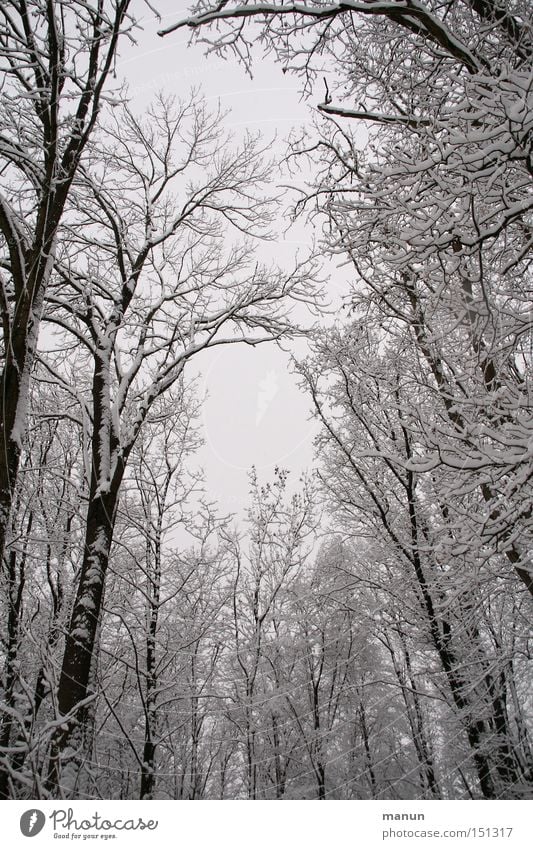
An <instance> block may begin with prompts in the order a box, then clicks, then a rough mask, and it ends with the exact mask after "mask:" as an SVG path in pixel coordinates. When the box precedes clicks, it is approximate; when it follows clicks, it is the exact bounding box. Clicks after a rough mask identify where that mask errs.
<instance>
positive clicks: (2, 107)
mask: <svg viewBox="0 0 533 849" xmlns="http://www.w3.org/2000/svg"><path fill="white" fill-rule="evenodd" d="M129 7H130V0H109V2H108V0H95V2H90V1H89V2H86V0H83V2H81V0H80V2H79V1H78V0H73V2H70V0H69V2H64V0H50V2H44V0H6V2H5V3H2V8H1V10H0V73H1V74H2V77H3V82H2V89H1V93H0V124H1V126H2V130H1V133H0V163H1V171H2V187H1V194H0V286H1V296H0V297H1V301H0V305H1V312H2V355H3V364H2V372H1V377H0V386H1V394H2V407H1V415H0V557H1V556H3V553H4V547H5V545H6V537H7V535H8V532H9V530H8V529H9V520H10V515H11V506H12V500H13V495H14V492H15V488H16V483H17V474H18V468H19V462H20V456H21V450H22V441H23V437H24V431H25V426H26V416H27V407H28V391H29V382H30V376H31V372H32V368H33V364H34V360H35V354H36V348H37V339H38V333H39V327H40V322H41V313H42V308H43V300H44V296H45V293H46V291H47V288H48V285H49V283H50V279H51V275H52V270H53V265H54V260H55V257H56V252H57V245H58V240H59V231H60V227H61V222H62V219H63V216H64V213H65V208H66V205H67V202H68V198H69V194H70V192H71V188H72V182H73V180H74V177H75V175H76V172H77V170H78V167H79V164H80V161H81V158H82V156H83V151H84V149H85V147H86V145H87V142H88V140H89V138H90V136H91V133H92V132H93V130H94V128H95V126H96V124H97V120H98V113H99V110H100V108H101V106H102V103H103V102H104V100H105V98H106V93H107V91H108V86H107V84H108V80H109V78H110V75H111V74H112V72H113V69H114V62H115V57H116V54H117V48H118V44H119V41H120V38H121V37H123V36H124V35H125V34H127V33H128V32H129V31H130V30H131V29H132V27H133V26H134V22H133V20H132V18H131V16H130V15H129Z"/></svg>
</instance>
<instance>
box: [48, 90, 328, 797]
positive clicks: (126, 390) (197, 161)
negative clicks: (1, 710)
mask: <svg viewBox="0 0 533 849" xmlns="http://www.w3.org/2000/svg"><path fill="white" fill-rule="evenodd" d="M87 153H88V154H89V151H88V152H87ZM263 153H264V151H263V150H262V149H261V148H260V146H259V144H258V142H257V140H256V139H253V138H252V137H251V136H246V137H245V138H244V140H243V141H242V143H241V144H239V145H236V146H235V147H233V148H230V145H229V143H228V139H227V138H226V137H225V135H224V132H223V130H222V127H221V120H220V115H218V114H216V113H215V114H210V113H209V112H208V110H207V108H206V105H205V103H204V102H203V101H202V100H201V99H200V98H199V97H198V96H197V95H195V94H194V93H193V94H192V95H191V97H190V98H189V100H187V101H183V102H173V101H172V100H169V101H165V100H163V99H161V100H160V101H159V102H158V104H157V105H156V106H155V107H154V109H152V110H151V111H150V112H149V113H148V114H146V115H145V116H144V119H142V120H141V119H137V118H136V117H135V116H134V115H133V114H132V113H131V112H130V111H129V110H128V109H127V108H125V109H124V110H123V111H121V112H120V113H118V112H117V111H116V110H115V111H114V112H113V114H112V115H111V116H110V118H109V120H108V121H107V123H106V126H105V134H102V136H101V137H100V138H99V139H98V140H97V139H96V138H95V139H94V140H93V146H92V148H91V151H90V155H91V157H92V158H93V160H94V166H93V167H92V168H91V167H90V165H89V164H88V163H87V165H86V166H84V168H83V170H82V171H80V175H79V179H78V183H77V187H76V192H77V194H76V199H77V211H76V212H74V211H73V212H72V220H71V221H69V238H68V240H65V242H64V243H63V245H62V247H63V250H62V252H61V254H60V255H59V256H58V258H57V262H56V267H57V278H56V280H55V283H54V286H53V291H50V292H49V295H48V301H47V303H48V309H47V314H46V318H47V321H48V322H49V323H50V324H51V325H53V326H55V327H56V328H58V331H60V332H64V333H66V334H67V335H68V336H70V338H73V339H74V340H75V341H76V343H78V345H79V346H80V354H79V356H80V361H84V362H85V363H86V365H85V367H84V368H83V370H82V373H85V374H87V373H89V372H90V371H92V378H91V379H89V378H88V377H87V378H85V379H83V387H84V389H83V391H82V381H79V382H78V386H77V391H78V392H79V393H81V394H82V395H83V403H84V405H85V409H86V413H87V418H86V420H87V427H88V436H87V442H88V444H89V445H90V473H89V479H90V491H89V499H88V507H87V517H86V536H85V544H84V557H83V563H82V567H81V574H80V578H79V583H78V588H77V596H76V600H75V603H74V608H73V611H72V619H71V624H70V628H69V632H68V634H67V639H66V647H65V655H64V660H63V667H62V673H61V677H60V681H59V690H58V709H59V713H60V715H61V716H62V717H67V718H68V720H67V721H66V722H65V723H64V728H63V731H62V732H61V734H59V735H58V737H57V740H56V743H55V750H54V751H55V754H54V755H53V757H52V761H51V773H50V783H51V785H52V786H53V785H54V784H57V783H58V781H57V779H58V775H57V768H58V758H59V756H60V752H61V751H63V750H66V749H67V748H68V751H69V753H70V755H71V756H72V755H73V754H74V753H75V751H76V750H77V747H76V746H75V747H74V748H71V747H67V741H68V740H69V739H70V737H71V735H72V732H73V730H74V729H77V730H78V731H80V730H81V728H82V726H83V721H82V722H81V723H80V721H79V716H78V709H79V708H80V707H81V706H83V704H84V702H85V700H86V699H87V697H88V690H87V688H88V682H89V675H90V668H91V660H92V656H93V649H94V645H95V639H96V631H97V625H98V621H99V616H100V610H101V602H102V594H103V590H104V586H105V577H106V572H107V567H108V563H109V552H110V548H111V544H112V539H113V529H114V523H115V518H116V511H117V507H118V503H119V497H120V491H121V486H122V482H123V479H124V474H125V471H126V468H127V464H128V460H129V456H130V453H131V451H132V449H133V447H134V445H135V442H136V439H137V437H138V436H139V433H140V431H141V429H142V427H143V424H144V422H145V420H146V418H147V416H148V415H149V414H150V411H151V409H152V406H153V404H154V402H155V401H156V400H157V399H159V398H161V397H162V396H163V395H164V393H166V392H167V391H168V390H170V389H171V387H172V386H174V385H176V384H177V382H178V381H179V380H180V379H181V377H182V374H183V371H184V368H185V366H186V364H187V363H188V362H189V361H190V360H191V359H192V358H193V357H195V356H196V355H197V354H198V353H199V352H201V351H202V350H204V349H206V348H209V347H212V346H214V345H221V344H230V343H238V342H247V343H248V344H252V345H256V344H259V343H261V342H264V341H270V340H272V339H276V338H278V337H279V336H282V335H285V334H288V333H291V332H292V331H293V330H294V325H293V323H292V322H291V319H290V317H289V315H288V312H289V311H290V301H291V298H295V299H309V298H312V297H313V295H312V292H311V291H310V287H309V282H310V278H312V273H311V270H310V267H309V265H305V266H303V265H301V264H298V263H297V264H296V266H295V268H294V271H293V272H287V273H283V272H281V271H279V270H277V269H276V268H273V267H268V266H265V265H261V264H260V263H259V262H258V260H257V258H256V255H255V250H254V247H253V245H252V243H251V238H252V237H253V236H254V235H260V236H263V237H264V238H268V225H269V223H270V217H271V212H272V203H271V202H269V201H268V199H267V198H266V197H265V196H264V193H263V192H264V189H265V186H266V184H267V183H268V175H269V166H268V163H267V162H266V161H264V160H263ZM87 158H89V156H88V155H87ZM228 228H230V230H231V229H232V230H233V232H231V231H230V230H228ZM236 232H237V234H238V236H239V241H237V242H235V241H231V240H234V239H235V233H236ZM243 232H244V233H246V234H247V239H242V238H241V233H243ZM304 283H305V285H304ZM50 368H51V370H52V372H54V373H55V374H56V377H57V379H58V380H59V381H60V382H61V381H62V382H65V377H64V376H63V374H62V366H61V363H59V364H58V367H57V368H56V367H55V366H53V365H50ZM57 369H58V370H57ZM84 393H85V394H84ZM65 729H67V730H65Z"/></svg>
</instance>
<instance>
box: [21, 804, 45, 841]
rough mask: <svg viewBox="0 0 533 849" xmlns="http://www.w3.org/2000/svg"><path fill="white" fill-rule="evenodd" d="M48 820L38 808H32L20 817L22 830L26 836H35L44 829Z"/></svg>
mask: <svg viewBox="0 0 533 849" xmlns="http://www.w3.org/2000/svg"><path fill="white" fill-rule="evenodd" d="M45 822H46V817H45V815H44V814H43V812H42V811H39V810H37V808H32V810H30V811H25V812H24V813H23V814H22V816H21V818H20V830H21V832H22V833H23V835H24V837H35V835H36V834H39V832H40V831H42V829H43V826H44V824H45Z"/></svg>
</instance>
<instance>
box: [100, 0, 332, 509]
mask: <svg viewBox="0 0 533 849" xmlns="http://www.w3.org/2000/svg"><path fill="white" fill-rule="evenodd" d="M156 6H157V8H158V9H159V11H160V12H161V13H162V15H163V22H162V23H161V22H158V21H156V20H155V19H154V18H153V17H151V16H150V15H149V12H148V10H147V9H146V7H141V8H142V9H144V13H143V16H144V20H143V27H144V31H143V32H142V33H140V34H139V35H138V39H137V41H138V43H137V46H131V47H128V48H124V47H123V48H122V52H121V59H120V61H119V63H118V67H117V73H118V76H119V77H121V76H124V77H125V78H126V79H127V80H128V83H129V86H130V96H131V98H132V107H133V108H134V109H142V108H143V107H144V106H146V105H147V104H148V103H149V102H150V100H151V98H152V97H153V96H154V94H155V93H156V92H157V91H159V90H164V91H165V92H167V93H174V94H176V96H178V97H179V96H180V95H186V94H187V93H188V92H189V91H190V89H191V87H193V86H194V87H197V86H199V87H201V89H202V91H203V92H204V93H205V95H206V96H207V98H208V99H209V100H212V102H213V107H216V105H217V102H218V101H220V103H221V105H222V107H223V108H225V109H226V108H227V109H230V110H231V114H230V115H228V117H227V118H226V120H225V123H226V125H227V126H228V127H232V128H234V130H235V132H236V133H237V134H239V132H240V131H241V130H242V129H243V128H250V129H251V130H257V129H259V130H261V132H262V134H264V136H265V139H268V140H270V139H271V138H273V137H274V135H276V134H277V137H278V139H277V142H276V144H275V145H273V147H272V151H273V152H275V151H276V150H277V151H279V152H280V153H281V152H282V151H283V150H284V149H285V144H284V138H285V137H286V136H287V134H288V133H289V132H290V130H291V128H293V127H299V126H301V125H302V124H305V123H307V122H309V121H310V119H311V111H310V108H309V104H307V103H305V102H304V101H303V100H302V99H301V96H300V93H299V85H298V81H297V80H296V79H295V78H294V77H291V76H290V75H289V74H287V75H284V74H283V73H282V71H281V67H280V66H279V65H276V64H275V63H274V62H273V61H272V60H269V59H262V60H261V61H259V62H257V63H256V67H255V68H254V77H253V79H250V77H249V76H248V75H247V74H246V72H245V70H244V68H243V67H242V66H239V64H238V63H237V61H236V60H235V59H232V58H229V59H228V60H223V59H221V58H219V57H217V56H214V55H211V56H207V57H206V56H204V51H205V47H204V46H202V45H193V46H188V34H187V32H184V31H181V32H180V31H179V32H177V33H175V34H173V35H170V36H167V37H165V38H164V39H161V38H160V37H159V36H158V35H157V29H158V28H161V26H164V25H165V23H170V22H173V21H175V20H177V18H178V17H180V14H183V15H184V16H185V14H186V12H187V7H186V6H185V5H183V6H181V7H179V6H178V7H177V6H176V5H175V4H174V3H171V2H168V0H164V2H157V3H156ZM180 9H181V12H180ZM320 94H321V93H318V95H317V98H316V100H319V99H320ZM309 236H310V234H309V233H308V230H307V228H306V227H304V226H303V225H299V226H298V228H297V229H296V230H295V231H293V232H291V233H289V234H287V236H286V244H285V245H282V244H280V243H278V242H276V243H272V244H270V245H268V246H267V250H270V251H271V252H273V255H274V256H275V258H276V260H279V258H280V256H281V257H283V256H286V257H287V258H289V257H290V256H291V255H293V254H294V250H295V247H296V246H298V244H299V245H300V248H301V249H302V250H303V251H305V248H306V247H307V245H308V244H309V242H310V238H309ZM339 278H340V275H339ZM309 320H312V317H310V318H309ZM300 353H304V348H303V346H302V345H300V346H299V349H298V354H300ZM198 362H199V363H200V376H199V380H198V386H199V389H200V391H201V392H202V394H203V393H206V395H207V397H206V401H205V403H204V405H203V412H202V430H203V436H204V439H205V445H204V448H203V449H202V450H201V452H200V454H199V457H198V460H199V463H200V464H201V465H202V466H203V468H204V470H205V475H206V487H207V491H208V494H209V497H210V498H212V499H216V501H217V502H218V503H219V505H220V507H221V509H222V511H223V512H241V511H242V510H243V508H245V507H246V505H247V503H248V490H249V482H248V472H249V471H250V468H251V466H252V465H255V466H256V468H257V471H258V473H259V476H260V478H261V479H262V480H264V479H268V478H271V477H272V474H273V471H274V467H275V466H276V465H279V466H282V467H284V468H287V469H290V470H291V476H290V478H291V480H292V482H293V484H297V481H298V478H299V476H300V474H301V473H302V471H303V470H305V469H307V468H309V467H311V466H312V463H313V444H312V442H313V435H314V433H315V432H316V426H315V425H314V423H312V422H311V421H310V414H309V410H310V407H309V401H308V398H307V397H306V396H305V395H304V394H303V393H302V392H301V391H300V390H299V389H298V387H297V384H296V380H295V378H294V376H293V375H292V374H291V373H290V370H289V368H288V362H289V357H288V355H287V354H286V353H284V352H283V351H281V350H279V349H278V348H277V347H276V346H275V345H270V344H269V345H261V346H258V347H257V348H251V347H249V346H242V345H232V346H229V347H227V348H215V349H213V350H212V351H209V352H205V353H204V354H203V355H202V357H201V360H197V361H196V363H195V366H194V369H195V370H196V371H198Z"/></svg>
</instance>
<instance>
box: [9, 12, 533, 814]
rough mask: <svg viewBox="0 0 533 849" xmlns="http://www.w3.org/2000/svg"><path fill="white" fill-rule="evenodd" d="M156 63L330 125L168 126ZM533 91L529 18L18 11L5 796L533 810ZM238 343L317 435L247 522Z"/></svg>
mask: <svg viewBox="0 0 533 849" xmlns="http://www.w3.org/2000/svg"><path fill="white" fill-rule="evenodd" d="M190 2H191V3H192V2H193V0H190ZM149 34H151V35H150V37H152V36H153V40H152V41H151V42H150V45H152V44H155V45H156V46H157V45H160V46H163V45H165V44H168V43H169V40H170V39H172V38H176V34H178V35H179V36H180V38H181V39H182V40H183V39H185V41H186V42H189V43H190V48H186V47H184V48H183V49H184V50H186V49H191V50H193V49H194V50H196V54H195V55H201V56H205V62H210V61H211V62H212V61H213V60H216V62H217V67H218V68H224V67H228V68H230V67H232V66H234V67H237V66H238V68H239V69H240V71H239V73H240V72H242V73H243V74H244V75H248V76H247V77H246V78H247V79H250V80H251V83H250V85H251V86H252V87H253V80H254V75H255V74H256V73H258V72H260V70H261V66H262V63H269V64H268V65H265V67H275V68H276V69H277V71H280V70H281V72H282V74H283V75H284V77H283V78H284V79H286V80H288V81H289V82H290V84H291V86H292V88H291V90H294V95H293V97H294V108H295V109H296V108H298V109H305V110H306V114H308V116H309V117H308V120H307V121H306V122H305V123H304V124H302V125H300V124H299V123H298V121H296V120H295V122H294V125H293V126H289V129H287V125H286V124H284V125H283V126H280V127H277V126H276V120H275V117H272V116H270V115H269V114H265V119H267V120H268V121H269V122H270V123H268V124H267V125H265V126H264V127H263V128H261V125H254V126H253V127H246V126H240V125H237V124H236V126H235V129H234V130H233V131H231V132H230V130H229V129H228V127H227V124H226V123H225V119H224V115H225V112H224V107H223V106H222V105H220V104H217V101H216V99H213V98H206V96H205V94H204V92H203V91H202V88H201V86H199V85H195V84H194V80H185V81H183V80H182V81H181V82H180V83H179V85H178V84H177V83H176V84H174V85H173V84H167V85H165V86H162V87H161V88H160V89H159V90H155V91H153V92H151V94H150V102H149V104H148V105H144V104H143V105H142V106H139V104H138V102H137V101H136V98H135V96H134V95H133V94H132V91H131V89H130V87H129V80H128V76H127V74H126V73H123V72H122V70H121V65H120V62H121V56H123V55H124V52H125V51H126V52H127V53H128V55H129V56H131V61H132V62H133V63H134V62H135V61H136V56H137V55H138V56H139V57H140V58H139V59H138V60H137V61H138V62H140V63H141V64H142V65H143V68H144V72H145V73H146V74H147V75H148V76H149V74H150V50H149V49H148V48H147V47H146V44H147V41H146V40H147V39H148V36H149ZM143 44H144V45H145V48H144V49H145V53H144V54H143ZM150 49H151V48H150ZM199 51H200V53H199ZM166 55H167V56H168V57H170V56H171V55H172V54H171V53H168V54H166ZM532 59H533V14H532V9H531V6H530V3H529V0H342V2H336V0H331V2H330V0H301V2H289V0H272V2H252V0H242V2H241V3H235V2H233V0H220V2H216V0H197V2H196V5H194V6H193V5H190V6H189V7H188V6H187V4H184V5H183V7H181V8H178V9H176V7H175V4H173V3H168V2H167V0H161V2H158V0H153V2H150V3H148V2H147V0H3V2H2V4H1V8H0V83H1V84H0V175H1V176H0V284H1V299H0V308H1V318H2V325H1V346H0V348H1V354H2V365H1V368H2V371H1V416H0V548H1V551H0V610H1V617H0V668H1V674H0V698H1V701H0V798H2V799H145V800H148V799H176V800H178V799H180V800H199V799H251V800H254V799H280V800H294V799H308V800H311V799H319V800H331V799H353V800H367V799H465V800H468V799H527V798H532V796H533V792H532V791H533V738H532V734H533V729H532V709H533V692H532V687H531V684H532V672H531V664H530V658H531V652H532V648H533V647H532V643H531V630H530V623H531V616H532V595H533V392H532V376H533V375H532V367H533V350H532V331H533V324H532V321H533V313H532V299H533V265H532V247H533V62H532ZM166 61H167V62H169V61H170V59H167V60H166ZM217 73H220V74H222V73H223V71H218V72H217ZM243 78H244V77H243ZM252 90H253V88H252ZM265 108H266V107H265ZM258 127H259V129H258ZM265 127H266V128H265ZM286 129H287V132H285V130H286ZM272 131H274V132H275V134H276V141H275V143H274V142H273V134H274V133H273V132H272ZM291 232H293V233H296V234H297V235H296V237H295V238H294V239H293V241H292V242H291V240H290V233H291ZM287 234H289V235H287ZM298 234H300V235H298ZM301 234H305V249H302V247H301V245H300V247H299V248H298V249H296V248H294V244H295V243H296V242H297V241H298V239H300V241H301ZM291 245H292V247H291ZM293 248H294V249H293ZM215 347H216V348H217V349H218V350H222V349H223V350H226V349H231V351H232V353H234V355H235V356H237V357H238V358H239V360H241V359H242V362H244V361H245V360H246V358H249V357H251V356H253V355H254V352H255V351H256V350H258V349H261V350H263V351H264V350H266V351H272V352H276V356H278V355H279V356H282V357H284V360H283V362H284V363H285V364H286V370H287V373H289V372H290V374H291V375H292V377H291V380H292V381H293V386H294V393H295V395H298V397H300V398H303V399H304V403H305V404H306V405H307V410H308V416H309V420H310V421H312V422H313V429H312V435H311V436H310V437H309V441H310V443H311V442H312V445H311V453H312V461H311V462H310V464H309V466H308V468H306V469H305V470H304V471H302V470H301V469H295V468H292V467H291V458H290V457H289V458H287V460H286V461H284V462H280V463H278V464H273V465H272V468H270V469H267V470H266V471H265V469H264V468H260V469H259V468H257V467H256V465H255V463H253V464H251V465H250V468H249V469H248V470H247V472H246V473H245V477H246V481H247V482H246V488H247V493H248V495H247V501H246V503H245V504H243V505H242V509H237V510H234V511H231V510H228V509H226V505H225V504H223V503H220V499H219V498H218V497H217V493H213V492H212V491H210V488H209V486H208V485H207V484H206V478H205V474H204V470H203V467H202V464H201V463H200V462H199V456H200V455H199V452H200V451H201V446H202V445H203V443H204V440H205V434H204V433H203V427H202V410H203V409H204V405H205V404H206V403H207V402H206V398H205V394H204V393H203V392H202V391H201V388H200V387H199V385H198V379H197V377H198V374H201V373H202V369H205V368H206V365H205V364H206V362H207V360H206V357H208V356H209V349H213V348H215ZM280 352H281V353H280ZM273 356H274V354H273ZM229 377H230V376H228V379H229ZM267 395H268V393H267ZM267 400H268V399H267ZM265 403H266V402H265ZM233 412H234V413H235V412H236V415H238V409H237V411H233ZM228 415H229V413H228ZM286 416H287V422H288V421H289V418H290V416H291V410H290V409H287V411H286ZM221 421H222V419H221ZM280 425H281V427H282V428H283V426H284V423H283V421H281V422H280Z"/></svg>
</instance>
